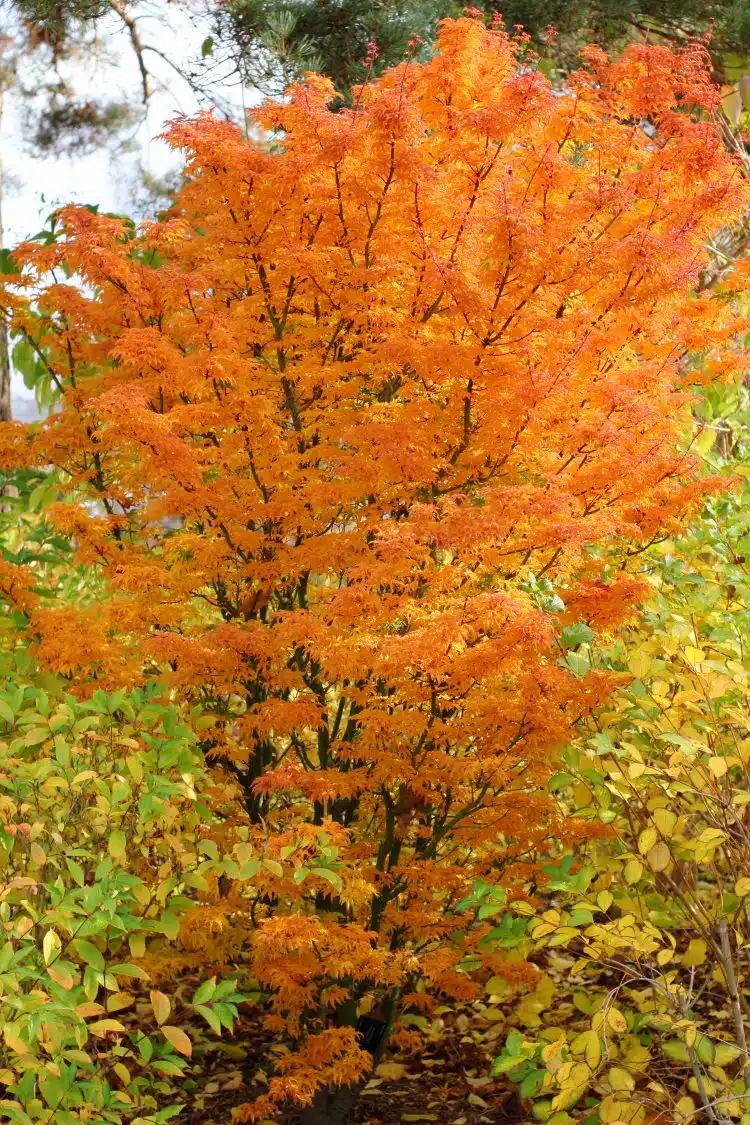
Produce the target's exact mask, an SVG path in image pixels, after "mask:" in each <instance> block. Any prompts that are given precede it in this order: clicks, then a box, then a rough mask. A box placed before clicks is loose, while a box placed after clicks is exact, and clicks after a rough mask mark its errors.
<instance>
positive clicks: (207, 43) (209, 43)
mask: <svg viewBox="0 0 750 1125" xmlns="http://www.w3.org/2000/svg"><path fill="white" fill-rule="evenodd" d="M213 51H214V41H213V37H212V36H211V35H209V36H208V37H207V38H206V39H204V40H203V42H202V43H201V58H203V59H207V58H208V57H209V56H210V55H212V54H213Z"/></svg>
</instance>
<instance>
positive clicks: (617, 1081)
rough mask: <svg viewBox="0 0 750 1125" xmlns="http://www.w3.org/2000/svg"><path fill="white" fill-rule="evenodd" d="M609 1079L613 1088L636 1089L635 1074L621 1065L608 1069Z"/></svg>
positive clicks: (619, 1089)
mask: <svg viewBox="0 0 750 1125" xmlns="http://www.w3.org/2000/svg"><path fill="white" fill-rule="evenodd" d="M607 1079H608V1081H609V1084H610V1086H611V1087H612V1089H613V1090H617V1091H618V1092H619V1091H623V1090H624V1091H627V1092H628V1093H629V1092H630V1091H631V1090H634V1089H635V1079H634V1078H633V1075H632V1074H630V1073H629V1072H628V1071H627V1070H623V1068H622V1067H621V1066H613V1067H610V1069H609V1070H608V1071H607Z"/></svg>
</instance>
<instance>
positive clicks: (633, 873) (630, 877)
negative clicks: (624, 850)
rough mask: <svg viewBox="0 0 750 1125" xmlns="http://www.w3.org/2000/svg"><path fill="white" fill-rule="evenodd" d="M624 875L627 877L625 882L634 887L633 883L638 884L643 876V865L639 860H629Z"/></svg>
mask: <svg viewBox="0 0 750 1125" xmlns="http://www.w3.org/2000/svg"><path fill="white" fill-rule="evenodd" d="M623 874H624V877H625V882H626V883H627V884H628V885H629V886H632V885H633V883H637V882H638V880H639V879H640V877H641V875H642V874H643V864H642V863H641V861H640V860H639V859H629V860H628V862H627V863H626V864H625V871H624V872H623Z"/></svg>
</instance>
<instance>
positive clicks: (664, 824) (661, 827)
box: [651, 809, 677, 839]
mask: <svg viewBox="0 0 750 1125" xmlns="http://www.w3.org/2000/svg"><path fill="white" fill-rule="evenodd" d="M651 819H652V820H653V822H654V824H655V825H656V827H657V829H658V831H659V832H660V833H661V835H662V836H664V837H666V838H667V839H669V837H670V836H671V835H672V833H673V832H674V826H675V824H676V823H677V817H676V816H675V814H674V813H673V812H670V811H669V809H654V811H653V812H652V814H651Z"/></svg>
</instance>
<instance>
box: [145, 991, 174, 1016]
mask: <svg viewBox="0 0 750 1125" xmlns="http://www.w3.org/2000/svg"><path fill="white" fill-rule="evenodd" d="M149 995H150V997H151V1007H152V1008H153V1009H154V1015H155V1016H156V1022H157V1023H158V1024H162V1023H164V1022H165V1021H166V1020H167V1019H169V1013H170V1011H171V1010H172V1005H171V1004H170V1002H169V997H168V996H165V995H164V993H163V992H159V990H158V989H156V988H152V989H151V992H150V994H149Z"/></svg>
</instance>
